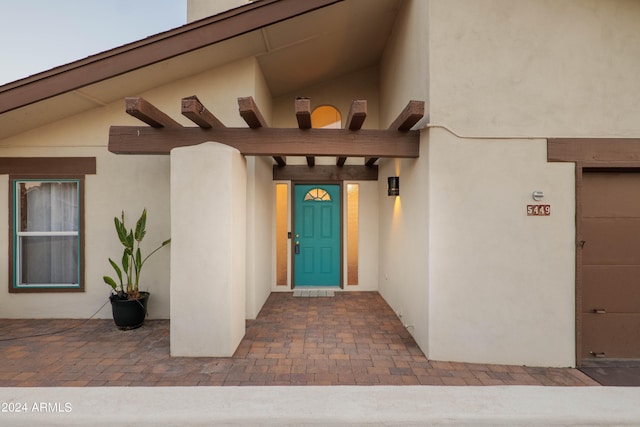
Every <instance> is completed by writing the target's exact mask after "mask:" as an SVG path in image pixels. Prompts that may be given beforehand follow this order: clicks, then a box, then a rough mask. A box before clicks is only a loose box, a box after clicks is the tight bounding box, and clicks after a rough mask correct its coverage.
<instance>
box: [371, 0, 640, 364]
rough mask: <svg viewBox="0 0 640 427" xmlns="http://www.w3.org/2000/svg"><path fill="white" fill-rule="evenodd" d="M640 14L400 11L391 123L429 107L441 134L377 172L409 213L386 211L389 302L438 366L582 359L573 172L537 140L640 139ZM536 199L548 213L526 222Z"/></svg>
mask: <svg viewBox="0 0 640 427" xmlns="http://www.w3.org/2000/svg"><path fill="white" fill-rule="evenodd" d="M637 9H638V4H637V3H633V2H618V1H616V2H603V1H599V2H597V1H585V2H581V1H566V2H545V1H533V0H532V1H526V0H523V1H518V2H512V1H492V0H486V1H477V2H472V1H441V0H431V1H428V2H427V1H424V2H422V1H407V2H405V3H404V4H403V8H402V9H401V11H400V13H399V17H398V20H397V25H396V28H395V29H394V33H393V35H392V38H391V41H390V43H389V45H388V47H387V51H386V52H385V56H384V58H383V62H382V65H381V73H380V75H381V84H380V87H381V105H383V106H384V108H382V109H381V113H380V117H381V123H382V124H383V125H384V124H385V123H389V122H390V121H391V120H393V118H394V117H395V116H396V115H397V114H398V112H399V111H400V110H401V108H402V107H403V106H404V105H406V103H407V101H408V100H409V99H420V100H424V101H426V102H427V107H426V111H427V114H429V123H431V126H432V128H431V129H429V128H426V127H425V125H426V123H427V121H426V120H425V121H423V122H421V123H419V125H418V126H417V128H421V129H422V133H421V135H422V137H421V139H422V142H421V155H420V158H419V159H417V160H415V161H399V162H390V161H384V160H383V161H381V176H387V175H391V174H393V173H394V172H396V171H397V172H398V173H399V175H400V178H401V186H400V187H401V196H400V198H399V199H400V202H397V201H396V203H397V204H398V205H399V206H400V207H399V208H398V207H391V206H387V204H385V201H384V200H381V203H380V274H379V277H380V292H381V293H382V294H383V296H384V297H385V299H386V300H387V301H388V302H389V304H390V305H391V306H392V308H393V309H394V310H395V311H396V312H397V313H398V314H401V315H402V321H403V322H404V323H405V324H406V325H408V327H409V331H410V332H411V333H412V334H413V335H414V337H415V338H416V341H417V342H418V344H419V345H420V347H421V348H422V349H423V351H425V353H426V354H427V356H428V357H430V358H432V359H442V360H459V361H468V362H480V363H512V364H531V365H551V366H567V365H573V364H574V363H575V351H574V343H575V317H574V316H575V308H574V299H575V296H574V294H575V291H574V286H575V278H574V268H575V267H574V265H575V258H574V257H575V253H574V244H573V240H574V227H575V226H574V215H575V207H574V204H575V195H574V172H573V165H571V164H549V163H547V162H546V144H545V140H544V139H543V138H544V137H546V136H558V135H567V136H569V135H570V136H580V135H585V136H602V135H629V136H630V135H634V136H637V131H638V127H639V125H638V123H637V121H634V120H633V113H632V111H634V107H633V106H634V104H635V103H636V101H635V100H634V99H633V95H632V94H633V93H635V91H633V90H632V91H631V92H625V91H627V90H629V88H635V87H636V86H637V79H634V78H633V76H634V74H636V73H635V72H634V70H635V69H637V68H638V67H637V66H636V64H635V63H634V61H637V58H639V57H640V56H638V55H636V54H635V53H633V50H634V49H636V47H637V43H631V45H630V46H627V45H626V43H623V42H622V40H627V41H629V40H636V39H637V34H638V30H637V27H636V26H635V25H632V22H631V21H632V19H631V18H629V17H623V15H625V14H626V13H630V14H631V15H632V16H636V17H637ZM576 17H579V18H580V19H577V20H576ZM636 21H637V19H636ZM620 25H622V28H620V29H617V26H620ZM567 28H569V30H568V29H567ZM612 52H624V54H623V55H622V56H621V57H620V58H619V60H616V61H609V60H607V58H609V57H610V55H612ZM627 54H629V55H627ZM398 76H402V78H398ZM616 102H620V103H621V105H622V107H623V108H621V109H618V108H614V105H615V103H616ZM612 111H614V112H615V113H612ZM455 135H459V136H461V137H460V138H458V137H456V136H455ZM483 136H484V137H487V138H482V137H483ZM520 136H524V137H526V138H518V137H520ZM496 137H497V138H498V139H496ZM536 137H537V138H536ZM540 137H542V138H540ZM408 171H413V175H410V174H408V173H407V172H408ZM385 185H386V184H385V183H384V182H382V181H380V186H381V187H384V186H385ZM543 187H544V188H543ZM418 189H421V190H418ZM536 189H539V190H543V191H545V193H546V194H547V198H546V199H545V203H550V204H551V205H552V207H551V209H552V215H551V217H548V218H532V217H527V216H526V210H525V209H526V204H527V203H533V200H532V199H531V192H532V191H534V190H536ZM409 204H411V207H410V208H409V207H408V205H409ZM416 209H417V210H418V212H419V215H416V216H415V217H413V218H408V217H407V215H408V213H409V212H411V213H414V212H415V211H416ZM396 212H401V213H402V214H401V215H398V214H397V213H396ZM398 218H401V220H398ZM532 219H533V220H534V221H531V220H532ZM535 220H542V221H535ZM416 240H422V241H423V242H429V243H428V244H426V245H415V244H414V242H415V241H416ZM405 250H406V251H405ZM400 254H402V255H400ZM416 301H419V302H420V303H416ZM424 307H427V309H426V310H425V308H424ZM540 349H542V351H541V350H540Z"/></svg>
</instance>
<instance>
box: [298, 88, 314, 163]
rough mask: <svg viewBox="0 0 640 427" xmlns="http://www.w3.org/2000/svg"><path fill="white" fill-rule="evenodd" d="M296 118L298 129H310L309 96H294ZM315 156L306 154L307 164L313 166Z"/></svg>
mask: <svg viewBox="0 0 640 427" xmlns="http://www.w3.org/2000/svg"><path fill="white" fill-rule="evenodd" d="M295 107H296V120H297V121H298V129H311V100H310V99H309V98H296V102H295ZM315 165H316V158H315V157H313V156H307V166H315Z"/></svg>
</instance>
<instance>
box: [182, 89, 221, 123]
mask: <svg viewBox="0 0 640 427" xmlns="http://www.w3.org/2000/svg"><path fill="white" fill-rule="evenodd" d="M182 115H183V116H185V117H186V118H188V119H189V120H191V121H192V122H193V123H195V124H197V125H198V126H200V127H201V128H203V129H210V128H212V127H213V128H223V127H225V125H224V123H222V122H221V121H220V120H218V118H217V117H216V116H214V115H213V114H212V113H211V112H210V111H209V110H207V108H206V107H205V106H204V105H202V103H201V102H200V100H199V99H198V97H197V96H195V95H193V96H189V97H187V98H182Z"/></svg>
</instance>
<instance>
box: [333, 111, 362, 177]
mask: <svg viewBox="0 0 640 427" xmlns="http://www.w3.org/2000/svg"><path fill="white" fill-rule="evenodd" d="M366 118H367V101H366V100H365V99H356V100H354V101H353V102H352V103H351V107H349V115H348V116H347V122H346V123H345V128H347V129H349V130H358V129H360V128H362V124H363V123H364V120H365V119H366ZM346 161H347V158H346V157H344V156H342V157H338V158H337V159H336V166H344V164H345V162H346Z"/></svg>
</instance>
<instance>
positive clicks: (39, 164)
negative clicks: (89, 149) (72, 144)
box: [0, 157, 96, 176]
mask: <svg viewBox="0 0 640 427" xmlns="http://www.w3.org/2000/svg"><path fill="white" fill-rule="evenodd" d="M95 173H96V158H95V157H0V175H5V174H8V175H43V176H44V175H95Z"/></svg>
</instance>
